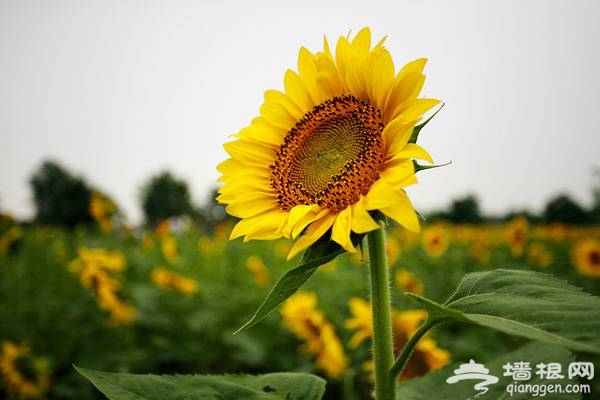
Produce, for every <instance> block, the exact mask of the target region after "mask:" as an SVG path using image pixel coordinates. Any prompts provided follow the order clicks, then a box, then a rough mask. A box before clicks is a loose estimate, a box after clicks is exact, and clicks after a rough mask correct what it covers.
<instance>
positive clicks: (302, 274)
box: [234, 234, 364, 334]
mask: <svg viewBox="0 0 600 400" xmlns="http://www.w3.org/2000/svg"><path fill="white" fill-rule="evenodd" d="M363 236H364V235H356V234H352V237H351V239H352V243H353V244H354V245H355V246H357V245H358V244H359V243H361V241H362V238H363ZM324 237H327V235H325V236H324ZM344 252H345V250H344V249H343V248H341V247H340V246H339V245H338V244H337V243H335V242H332V241H330V240H329V239H324V238H321V239H320V240H318V241H317V242H316V243H315V244H313V245H312V246H311V247H309V248H308V249H306V251H305V252H304V254H303V255H302V260H301V262H300V265H299V266H297V267H296V268H294V269H291V270H289V271H288V272H286V273H285V275H283V276H282V277H281V278H280V279H279V280H278V281H277V283H275V286H273V288H272V289H271V291H270V292H269V294H268V295H267V298H266V299H265V300H264V301H263V303H262V304H261V305H260V306H259V307H258V309H257V310H256V312H255V313H254V315H253V316H252V318H250V320H248V322H246V323H245V324H244V325H242V327H240V328H239V329H238V330H237V331H235V332H234V334H235V333H238V332H240V331H243V330H244V329H247V328H250V327H251V326H253V325H255V324H256V323H258V322H259V321H260V320H262V319H263V318H264V317H266V316H267V314H269V313H270V312H271V311H273V310H274V309H275V308H276V307H277V306H279V305H280V304H281V303H283V302H284V301H285V300H286V299H287V298H288V297H290V296H291V295H292V294H294V293H295V292H296V290H298V289H299V288H300V287H301V286H302V285H303V284H304V283H306V281H308V279H309V278H310V277H311V276H312V274H313V273H314V272H315V271H316V269H317V268H318V267H319V266H321V265H323V264H326V263H328V262H329V261H331V260H333V259H334V258H336V257H337V256H339V255H340V254H343V253H344Z"/></svg>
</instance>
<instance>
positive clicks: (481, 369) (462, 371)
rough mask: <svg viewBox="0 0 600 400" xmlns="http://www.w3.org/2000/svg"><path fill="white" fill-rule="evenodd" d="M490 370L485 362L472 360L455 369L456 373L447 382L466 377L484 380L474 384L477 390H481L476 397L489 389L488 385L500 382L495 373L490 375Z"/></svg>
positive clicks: (461, 379) (454, 381)
mask: <svg viewBox="0 0 600 400" xmlns="http://www.w3.org/2000/svg"><path fill="white" fill-rule="evenodd" d="M488 372H490V370H489V369H487V368H485V366H484V365H483V364H477V363H476V362H475V361H473V360H471V362H470V363H469V364H462V365H461V366H460V367H459V368H458V369H455V370H454V374H455V375H454V376H451V377H450V378H448V379H446V382H448V383H450V384H452V383H456V382H458V381H463V380H466V379H477V380H480V381H482V382H479V383H477V384H475V386H474V388H475V390H479V391H480V392H479V393H478V394H476V395H475V397H479V396H481V395H482V394H485V393H487V391H488V390H489V389H488V388H487V387H486V386H488V385H492V384H494V383H498V378H497V377H495V376H494V375H488Z"/></svg>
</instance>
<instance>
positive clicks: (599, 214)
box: [588, 167, 600, 224]
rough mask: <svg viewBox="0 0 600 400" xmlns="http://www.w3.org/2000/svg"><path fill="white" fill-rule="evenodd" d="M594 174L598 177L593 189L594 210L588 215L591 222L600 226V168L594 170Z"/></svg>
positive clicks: (591, 209)
mask: <svg viewBox="0 0 600 400" xmlns="http://www.w3.org/2000/svg"><path fill="white" fill-rule="evenodd" d="M593 174H594V176H595V177H596V184H595V186H593V187H592V208H590V210H589V212H588V214H589V221H590V222H592V223H595V224H600V168H599V167H596V168H594V172H593Z"/></svg>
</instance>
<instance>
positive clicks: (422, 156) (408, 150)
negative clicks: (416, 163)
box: [393, 143, 433, 163]
mask: <svg viewBox="0 0 600 400" xmlns="http://www.w3.org/2000/svg"><path fill="white" fill-rule="evenodd" d="M393 158H395V159H396V158H417V159H419V160H425V161H427V162H429V163H433V158H431V155H430V154H429V153H428V152H427V150H425V149H424V148H423V147H421V146H419V145H418V144H415V143H407V144H406V145H405V146H404V149H402V150H400V151H399V152H397V153H396V154H394V156H393Z"/></svg>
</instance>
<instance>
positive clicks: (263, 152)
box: [223, 140, 275, 166]
mask: <svg viewBox="0 0 600 400" xmlns="http://www.w3.org/2000/svg"><path fill="white" fill-rule="evenodd" d="M223 147H224V148H225V151H227V152H228V153H229V154H230V155H231V157H232V158H235V159H237V160H238V161H240V162H241V161H246V162H251V163H256V164H258V165H267V166H268V165H270V164H271V163H272V162H273V161H274V160H275V152H274V151H273V149H272V148H271V147H268V146H260V145H256V144H253V143H251V142H247V141H244V140H235V141H233V142H228V143H225V144H224V145H223Z"/></svg>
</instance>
